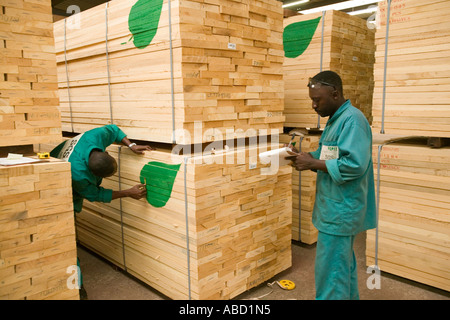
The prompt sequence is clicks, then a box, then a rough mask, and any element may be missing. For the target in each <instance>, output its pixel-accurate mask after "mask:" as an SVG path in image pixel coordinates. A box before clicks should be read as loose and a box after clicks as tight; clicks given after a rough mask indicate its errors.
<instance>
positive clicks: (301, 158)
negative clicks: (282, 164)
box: [285, 151, 314, 171]
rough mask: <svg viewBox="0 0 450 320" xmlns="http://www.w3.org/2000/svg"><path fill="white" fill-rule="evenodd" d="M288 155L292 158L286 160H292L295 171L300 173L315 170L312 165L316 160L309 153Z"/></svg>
mask: <svg viewBox="0 0 450 320" xmlns="http://www.w3.org/2000/svg"><path fill="white" fill-rule="evenodd" d="M288 153H289V154H290V155H291V156H289V157H286V158H285V159H286V160H291V161H292V166H293V167H294V168H295V169H297V170H298V171H303V170H309V169H312V168H313V166H312V164H313V161H314V158H313V157H312V155H311V154H309V153H308V152H300V153H297V152H290V151H288Z"/></svg>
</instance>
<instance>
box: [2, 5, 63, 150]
mask: <svg viewBox="0 0 450 320" xmlns="http://www.w3.org/2000/svg"><path fill="white" fill-rule="evenodd" d="M0 10H2V15H1V19H0V40H1V41H0V147H2V146H19V145H28V144H33V143H46V142H58V141H60V140H61V119H60V114H59V111H58V105H59V100H58V87H57V79H56V60H55V48H54V46H55V44H54V39H53V20H52V10H51V1H50V0H48V1H47V0H44V1H27V0H7V1H2V2H1V3H0Z"/></svg>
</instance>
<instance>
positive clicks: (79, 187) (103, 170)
mask: <svg viewBox="0 0 450 320" xmlns="http://www.w3.org/2000/svg"><path fill="white" fill-rule="evenodd" d="M114 142H116V143H123V144H124V145H126V146H128V147H129V148H130V149H131V150H132V151H133V152H134V153H136V154H143V153H144V151H150V150H152V148H151V147H150V146H148V145H137V144H136V143H131V142H130V140H128V138H127V136H126V134H125V133H124V132H123V131H122V130H120V129H119V128H118V127H117V126H116V125H114V124H110V125H106V126H103V127H100V128H95V129H92V130H89V131H86V132H85V133H82V134H80V135H78V136H76V137H74V138H72V139H69V140H67V141H65V142H63V143H61V144H59V145H58V146H57V147H56V148H55V149H53V150H52V151H51V152H50V155H51V156H52V157H55V158H59V159H63V160H65V161H69V162H70V164H71V171H72V190H73V205H74V211H75V212H81V209H82V207H83V200H84V199H87V200H89V201H91V202H94V201H98V202H105V203H108V202H111V200H114V199H117V198H122V197H131V198H134V199H141V198H143V197H145V196H146V194H147V190H146V188H145V185H143V184H137V185H135V186H133V187H132V188H129V189H126V190H120V191H113V190H111V189H105V188H103V187H101V186H100V184H101V183H102V180H103V178H107V177H110V176H112V175H114V174H115V173H116V171H117V162H116V160H115V159H114V158H113V157H111V156H110V155H109V154H108V152H106V151H105V150H106V148H107V147H108V146H110V145H111V144H113V143H114Z"/></svg>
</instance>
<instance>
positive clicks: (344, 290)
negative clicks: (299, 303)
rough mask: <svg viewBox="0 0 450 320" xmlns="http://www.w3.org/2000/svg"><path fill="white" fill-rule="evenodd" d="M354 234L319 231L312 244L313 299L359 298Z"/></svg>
mask: <svg viewBox="0 0 450 320" xmlns="http://www.w3.org/2000/svg"><path fill="white" fill-rule="evenodd" d="M354 241H355V236H336V235H331V234H326V233H323V232H320V231H319V236H318V238H317V247H316V262H315V283H316V299H317V300H359V291H358V277H357V268H356V258H355V253H354V251H353V243H354Z"/></svg>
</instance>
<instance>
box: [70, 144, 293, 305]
mask: <svg viewBox="0 0 450 320" xmlns="http://www.w3.org/2000/svg"><path fill="white" fill-rule="evenodd" d="M268 149H270V146H269V147H264V146H262V145H260V146H259V147H258V146H241V147H236V148H233V147H231V148H229V150H228V151H227V152H222V151H220V152H219V151H218V152H217V153H216V154H215V155H208V153H209V152H206V151H205V153H204V154H203V155H204V156H203V157H202V153H201V152H200V156H199V155H198V154H195V153H193V154H188V153H187V152H184V153H185V155H182V156H179V155H175V154H172V153H171V152H170V150H163V149H158V150H157V151H152V152H147V153H146V154H145V155H144V156H138V155H136V154H134V153H132V152H130V151H129V150H128V148H124V149H121V148H120V149H119V147H118V146H117V145H112V146H110V147H109V148H108V149H107V150H108V152H109V154H110V155H112V156H113V157H115V158H116V159H118V163H119V171H118V173H117V174H116V175H115V176H113V177H111V178H108V179H104V180H103V183H102V186H104V187H105V188H111V189H113V190H119V189H126V188H130V187H132V186H133V185H135V184H137V183H139V182H142V183H145V184H146V186H147V200H146V199H141V200H134V199H131V198H123V199H122V200H121V201H119V200H113V201H112V202H111V203H107V204H105V203H98V202H95V203H90V202H88V201H86V200H85V203H84V207H83V211H82V212H81V213H79V214H77V216H76V225H77V236H78V240H79V241H80V243H81V244H82V245H84V246H86V247H87V248H89V249H91V250H92V251H94V252H97V253H98V254H100V255H101V256H103V257H105V258H106V259H108V260H109V261H111V262H113V263H114V264H116V265H117V266H120V267H121V268H124V269H125V270H126V271H127V272H128V273H130V274H132V275H133V276H135V277H137V278H138V279H141V280H142V281H144V282H145V283H147V284H148V285H150V286H151V287H153V288H155V289H157V290H158V291H160V292H161V293H163V294H165V295H166V296H168V297H169V298H172V299H188V298H191V299H230V298H233V297H235V296H237V295H239V294H240V293H242V292H244V291H246V290H248V289H250V288H252V287H255V286H257V285H258V284H261V283H263V282H264V281H267V280H268V279H270V278H272V277H273V276H275V275H276V274H278V273H279V272H281V271H283V270H285V269H287V268H289V267H290V266H291V221H292V219H291V211H292V209H291V201H292V198H291V197H292V186H291V167H290V166H283V167H280V168H279V170H273V171H271V172H265V170H268V169H270V168H271V166H269V165H268V164H261V163H260V161H259V158H258V154H259V152H260V151H266V150H268ZM185 159H186V163H185ZM273 169H276V168H275V166H274V167H273ZM266 173H270V174H266ZM119 178H120V180H119ZM186 221H188V225H186ZM187 230H188V231H187ZM187 232H188V233H189V236H188V237H186V234H187Z"/></svg>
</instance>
